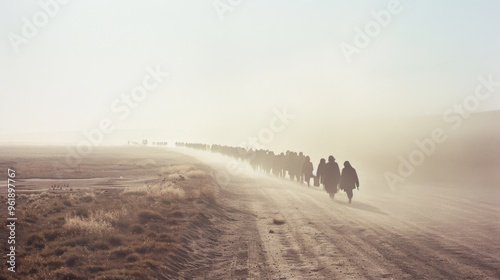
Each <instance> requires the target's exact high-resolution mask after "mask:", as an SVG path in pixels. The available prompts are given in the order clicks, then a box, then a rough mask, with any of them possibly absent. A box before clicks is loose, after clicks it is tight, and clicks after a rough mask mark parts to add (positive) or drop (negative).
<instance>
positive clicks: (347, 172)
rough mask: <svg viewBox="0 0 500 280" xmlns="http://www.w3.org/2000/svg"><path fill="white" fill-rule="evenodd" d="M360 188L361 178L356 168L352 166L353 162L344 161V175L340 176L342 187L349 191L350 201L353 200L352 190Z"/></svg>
mask: <svg viewBox="0 0 500 280" xmlns="http://www.w3.org/2000/svg"><path fill="white" fill-rule="evenodd" d="M354 188H358V190H359V180H358V174H357V173H356V169H354V168H352V166H351V163H349V162H348V161H346V162H344V169H342V175H341V177H340V189H341V190H344V191H345V192H346V193H347V197H348V198H349V203H351V200H352V190H353V189H354Z"/></svg>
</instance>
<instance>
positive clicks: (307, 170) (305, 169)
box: [302, 156, 314, 187]
mask: <svg viewBox="0 0 500 280" xmlns="http://www.w3.org/2000/svg"><path fill="white" fill-rule="evenodd" d="M313 170H314V167H313V164H312V162H311V158H310V157H309V156H306V158H305V160H304V163H303V164H302V176H303V177H304V180H306V182H307V186H308V187H309V186H310V181H311V177H314V175H313Z"/></svg>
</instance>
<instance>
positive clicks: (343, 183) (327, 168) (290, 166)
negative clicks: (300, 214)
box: [175, 142, 359, 203]
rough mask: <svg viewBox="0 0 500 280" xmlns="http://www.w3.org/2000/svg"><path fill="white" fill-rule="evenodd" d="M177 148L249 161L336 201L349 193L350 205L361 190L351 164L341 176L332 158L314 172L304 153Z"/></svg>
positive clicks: (195, 146) (201, 146)
mask: <svg viewBox="0 0 500 280" xmlns="http://www.w3.org/2000/svg"><path fill="white" fill-rule="evenodd" d="M175 145H176V146H177V147H186V148H191V149H196V150H202V151H211V152H213V153H219V154H222V155H226V156H230V157H233V158H236V159H239V160H244V161H247V162H248V163H249V164H250V165H251V166H252V168H253V169H254V170H256V171H261V172H265V173H267V174H272V175H274V176H276V177H280V178H286V177H287V176H288V177H289V179H290V180H292V181H297V182H299V183H301V184H304V183H307V186H310V185H311V179H313V185H314V186H315V187H320V186H321V185H323V186H324V188H325V190H326V192H327V193H328V194H329V195H330V197H331V198H332V199H333V198H334V197H335V194H336V193H337V192H338V190H339V189H340V190H343V191H345V192H346V193H347V196H348V198H349V203H351V200H352V197H353V190H354V189H355V188H357V189H358V190H359V180H358V175H357V173H356V170H355V169H354V168H353V167H352V166H351V164H350V162H349V161H345V162H344V168H343V169H342V172H340V168H339V165H338V164H337V162H336V161H335V158H334V157H333V156H329V157H328V162H327V161H326V160H325V159H324V158H322V159H321V160H320V162H319V164H318V167H317V168H316V172H314V166H313V164H312V162H311V159H310V157H309V156H306V155H304V154H303V153H302V152H299V153H297V152H293V151H286V153H284V152H282V153H279V154H278V153H274V152H273V151H269V150H262V149H257V150H253V149H245V148H242V147H232V146H222V145H208V144H200V143H184V142H176V143H175Z"/></svg>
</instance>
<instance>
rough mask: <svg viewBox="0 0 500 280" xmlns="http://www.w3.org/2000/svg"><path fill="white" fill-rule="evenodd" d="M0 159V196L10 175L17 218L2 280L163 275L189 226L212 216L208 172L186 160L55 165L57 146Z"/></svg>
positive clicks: (158, 157) (192, 234) (113, 156)
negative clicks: (11, 263)
mask: <svg viewBox="0 0 500 280" xmlns="http://www.w3.org/2000/svg"><path fill="white" fill-rule="evenodd" d="M0 154H1V160H0V169H1V170H2V173H5V174H2V175H3V176H2V178H1V179H2V192H3V193H2V197H1V199H2V201H5V199H6V197H5V190H6V185H5V184H6V181H7V180H6V170H7V168H13V169H14V170H16V178H17V182H16V188H17V207H16V210H17V215H16V216H17V218H18V222H17V227H16V237H17V238H16V249H17V251H16V255H17V267H16V273H11V272H8V271H7V269H6V266H5V265H2V271H1V275H3V276H1V277H0V278H2V279H157V278H172V277H175V276H176V273H177V272H178V271H179V270H180V269H183V268H184V267H183V266H186V265H188V263H189V262H188V259H189V258H190V257H193V256H194V255H195V254H194V252H189V251H187V250H188V248H190V247H191V246H189V245H190V243H192V242H197V240H198V239H200V238H201V235H203V234H204V232H202V231H197V230H195V229H197V228H201V227H202V228H204V230H205V231H206V232H209V231H210V230H215V229H211V228H212V226H211V222H210V220H209V219H208V218H207V217H208V215H210V213H211V212H213V211H216V209H217V206H216V202H215V196H216V185H215V182H214V180H213V176H212V172H211V170H210V169H208V168H207V167H204V166H203V165H201V164H196V161H195V160H193V159H191V158H188V157H186V156H181V155H179V154H175V153H171V152H168V153H167V152H165V151H164V150H161V149H153V148H142V147H141V148H130V147H129V148H99V149H96V150H95V151H94V152H93V153H92V155H90V156H88V157H86V158H84V159H83V162H82V164H80V165H79V166H66V167H65V168H62V167H61V164H62V165H64V156H65V151H64V149H61V148H33V147H27V148H2V149H0ZM54 166H56V167H54ZM57 166H59V167H57ZM4 171H5V172H4ZM5 208H6V207H5ZM5 215H6V213H5V210H4V209H2V219H3V220H5V218H6V217H5ZM6 234H7V233H6V232H5V231H2V235H1V240H2V248H5V247H4V246H5V245H6V243H7V242H6V241H7V236H6ZM4 250H5V249H4ZM2 255H3V259H4V261H3V262H4V263H5V258H6V257H5V255H6V254H2Z"/></svg>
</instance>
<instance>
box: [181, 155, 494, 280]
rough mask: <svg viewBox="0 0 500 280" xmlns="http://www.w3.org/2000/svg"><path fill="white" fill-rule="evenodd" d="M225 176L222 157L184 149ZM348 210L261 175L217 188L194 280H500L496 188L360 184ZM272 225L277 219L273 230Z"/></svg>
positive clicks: (342, 201)
mask: <svg viewBox="0 0 500 280" xmlns="http://www.w3.org/2000/svg"><path fill="white" fill-rule="evenodd" d="M189 153H190V154H191V155H195V156H198V157H199V158H202V159H203V160H204V161H205V162H207V163H208V164H210V165H211V166H214V167H216V168H219V169H220V170H221V171H224V170H225V167H224V166H225V164H226V163H227V161H228V160H229V159H224V158H223V157H218V158H214V157H206V155H205V154H202V153H196V152H194V153H193V152H189ZM363 179H364V178H363V174H361V180H362V181H361V183H362V185H361V188H360V189H361V191H359V192H358V191H356V192H355V194H354V201H353V204H351V205H349V204H347V203H346V202H347V197H346V195H345V193H341V194H339V195H337V197H336V199H335V200H334V201H332V200H331V199H330V198H329V197H328V196H327V194H326V193H324V192H323V191H322V190H319V189H317V188H313V187H311V188H308V187H306V186H300V185H297V184H295V183H291V182H287V181H283V180H279V179H275V178H272V177H270V176H267V175H255V174H254V175H252V174H241V175H238V176H232V177H231V181H230V182H229V183H228V184H226V185H224V186H222V187H221V191H220V197H219V202H220V204H221V205H223V207H224V208H225V213H224V216H223V218H220V217H219V218H217V217H214V219H215V220H216V221H215V222H214V223H215V224H217V225H218V227H219V229H221V231H222V233H221V235H220V236H214V238H216V239H217V242H214V243H213V244H205V245H202V246H200V248H202V249H203V251H204V252H205V254H206V256H209V257H207V258H204V259H203V258H201V259H198V260H197V261H193V267H192V268H191V269H187V270H184V271H183V272H182V273H181V275H182V276H184V277H185V278H195V279H383V278H386V279H500V219H499V218H500V204H499V202H500V196H499V191H498V188H495V189H493V188H491V189H486V190H476V189H473V187H471V188H465V189H457V188H456V187H453V186H443V185H436V184H434V185H405V186H402V187H400V188H399V189H398V190H396V191H395V192H380V191H376V190H375V189H377V188H375V187H374V188H372V186H370V183H369V181H368V182H367V180H366V179H365V180H364V181H363ZM273 219H277V220H282V221H284V224H282V225H277V224H275V223H273Z"/></svg>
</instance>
